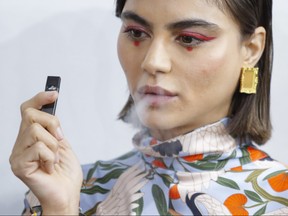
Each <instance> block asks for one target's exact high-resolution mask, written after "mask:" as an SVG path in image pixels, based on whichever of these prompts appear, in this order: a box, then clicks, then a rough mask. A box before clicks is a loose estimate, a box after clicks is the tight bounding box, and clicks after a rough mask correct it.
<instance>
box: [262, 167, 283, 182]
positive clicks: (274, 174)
mask: <svg viewBox="0 0 288 216" xmlns="http://www.w3.org/2000/svg"><path fill="white" fill-rule="evenodd" d="M286 171H287V169H284V170H279V171H276V172H273V173H271V174H269V175H267V176H266V177H265V178H264V179H263V181H265V180H267V179H269V178H272V177H274V176H277V175H279V174H280V173H284V172H286Z"/></svg>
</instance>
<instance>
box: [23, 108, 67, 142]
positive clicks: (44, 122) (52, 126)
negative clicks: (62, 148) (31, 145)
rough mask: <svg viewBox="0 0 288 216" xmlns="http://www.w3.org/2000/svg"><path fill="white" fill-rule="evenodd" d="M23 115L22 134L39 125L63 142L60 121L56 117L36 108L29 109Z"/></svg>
mask: <svg viewBox="0 0 288 216" xmlns="http://www.w3.org/2000/svg"><path fill="white" fill-rule="evenodd" d="M22 115H23V116H22V124H21V129H20V134H21V133H23V132H24V130H25V129H26V128H27V127H29V126H31V125H32V124H34V123H38V124H40V125H41V126H42V127H44V128H45V129H46V130H48V131H49V132H50V133H51V134H52V135H53V136H54V137H55V138H56V139H58V140H62V139H63V138H64V135H63V132H62V129H61V126H60V122H59V119H58V118H57V117H56V116H53V115H50V114H48V113H45V112H42V111H40V110H37V109H34V108H27V109H26V110H25V111H24V112H23V114H22Z"/></svg>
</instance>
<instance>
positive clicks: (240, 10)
mask: <svg viewBox="0 0 288 216" xmlns="http://www.w3.org/2000/svg"><path fill="white" fill-rule="evenodd" d="M207 1H209V2H212V3H213V2H214V3H215V4H216V5H217V6H218V7H219V8H220V9H221V10H222V11H223V12H228V13H229V15H230V16H231V17H232V18H233V19H234V20H235V22H236V23H237V24H238V25H239V27H240V31H241V34H242V37H243V38H247V37H249V36H251V35H252V34H253V33H254V31H255V29H256V28H257V27H259V26H262V27H264V28H265V30H266V41H265V48H264V51H263V54H262V56H261V58H260V60H259V61H258V63H257V65H256V66H257V67H259V83H258V86H257V93H256V94H242V93H240V92H239V91H235V93H234V95H233V98H232V102H231V106H230V117H231V121H230V122H229V125H228V130H229V133H230V134H231V135H232V136H234V137H238V138H240V139H241V140H245V139H247V138H248V139H251V140H252V141H254V142H255V143H257V144H259V145H261V144H264V143H266V142H267V141H268V140H269V139H270V137H271V130H272V125H271V119H270V85H271V74H272V65H273V34H272V0H220V1H219V0H216V1H215V0H207ZM125 3H126V0H116V16H117V17H120V16H121V13H122V10H123V8H124V6H125ZM133 105H134V101H133V99H132V97H131V95H130V96H129V98H128V101H127V102H126V104H125V106H124V107H123V109H122V110H121V112H120V113H119V116H118V117H119V119H121V120H123V121H125V122H129V118H127V115H128V114H129V111H130V110H131V108H132V106H133Z"/></svg>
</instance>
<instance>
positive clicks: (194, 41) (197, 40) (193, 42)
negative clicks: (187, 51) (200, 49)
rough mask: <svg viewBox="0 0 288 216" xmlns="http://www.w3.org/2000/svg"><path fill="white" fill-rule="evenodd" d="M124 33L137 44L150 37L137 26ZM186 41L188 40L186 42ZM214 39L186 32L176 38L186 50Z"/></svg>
mask: <svg viewBox="0 0 288 216" xmlns="http://www.w3.org/2000/svg"><path fill="white" fill-rule="evenodd" d="M123 32H124V33H126V34H127V36H128V38H130V39H132V40H133V41H137V42H141V41H143V40H145V39H146V38H149V37H150V35H149V34H148V33H147V32H146V31H145V30H143V29H142V28H139V27H135V26H129V27H127V28H126V29H125V30H124V31H123ZM137 34H138V36H137ZM139 34H140V35H139ZM185 39H186V42H185ZM187 39H188V40H189V41H188V42H187ZM213 39H214V37H207V36H204V35H202V34H199V33H194V32H184V33H181V34H180V35H179V36H177V37H176V41H177V42H178V43H179V44H180V45H182V46H183V47H185V48H190V47H191V48H193V47H196V46H198V45H199V44H201V43H203V42H207V41H210V40H213Z"/></svg>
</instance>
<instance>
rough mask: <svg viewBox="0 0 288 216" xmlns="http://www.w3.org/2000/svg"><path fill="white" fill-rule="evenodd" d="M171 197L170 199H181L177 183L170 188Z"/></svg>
mask: <svg viewBox="0 0 288 216" xmlns="http://www.w3.org/2000/svg"><path fill="white" fill-rule="evenodd" d="M169 198H170V199H174V200H175V199H179V198H180V193H179V191H178V187H177V185H173V186H172V187H171V188H170V190H169Z"/></svg>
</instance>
